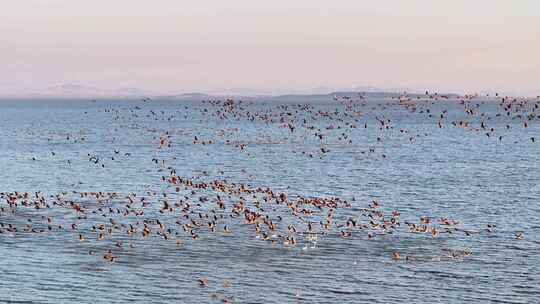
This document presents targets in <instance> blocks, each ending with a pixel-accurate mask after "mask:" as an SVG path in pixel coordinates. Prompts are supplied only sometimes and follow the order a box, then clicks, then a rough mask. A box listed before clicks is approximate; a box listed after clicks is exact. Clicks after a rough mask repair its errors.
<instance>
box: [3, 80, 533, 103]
mask: <svg viewBox="0 0 540 304" xmlns="http://www.w3.org/2000/svg"><path fill="white" fill-rule="evenodd" d="M336 92H342V93H344V94H351V95H352V94H357V93H360V92H368V93H372V94H370V95H373V93H383V92H385V93H394V94H395V93H400V94H401V93H403V92H407V93H413V94H414V93H417V94H424V92H425V90H423V89H411V88H379V87H374V86H358V87H353V88H332V87H322V86H320V87H315V88H310V89H254V88H218V89H211V90H193V91H187V90H186V91H182V90H178V91H166V92H162V91H152V90H144V89H139V88H119V89H103V88H98V87H94V86H87V85H80V84H61V85H56V86H50V87H46V88H43V89H29V88H24V87H17V86H15V85H13V84H11V83H1V82H0V98H75V99H81V98H90V99H95V98H142V97H152V98H174V99H189V100H202V99H210V98H211V97H232V96H234V97H240V96H241V97H265V98H271V97H279V98H289V99H294V98H296V97H298V96H306V95H310V96H317V95H321V96H326V97H328V95H333V94H340V93H336ZM495 92H497V90H483V91H480V92H479V93H481V94H485V93H491V94H494V93H495ZM498 92H499V94H500V95H528V96H536V95H538V94H539V93H540V92H525V93H523V92H519V93H516V92H509V91H504V90H501V91H498ZM441 94H448V92H441Z"/></svg>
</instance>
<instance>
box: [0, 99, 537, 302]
mask: <svg viewBox="0 0 540 304" xmlns="http://www.w3.org/2000/svg"><path fill="white" fill-rule="evenodd" d="M413 102H414V103H415V104H416V109H415V111H412V110H411V108H410V107H409V108H407V107H405V106H404V105H403V103H400V102H399V101H398V100H397V99H391V98H380V97H379V98H367V99H364V100H356V99H354V98H353V100H341V99H340V100H337V101H336V100H333V99H331V98H328V100H326V99H323V100H309V99H306V100H305V101H302V102H300V103H297V102H293V101H279V100H273V101H272V102H270V101H264V100H258V101H254V102H249V101H244V102H242V103H239V102H238V101H235V102H234V103H233V104H232V105H231V104H228V105H224V102H221V103H219V104H210V103H207V102H205V103H201V102H193V101H181V100H160V101H151V102H142V101H139V100H132V101H125V100H110V101H106V100H98V101H97V102H90V101H82V100H73V101H52V100H41V101H40V100H34V101H20V100H18V101H15V100H13V101H10V100H5V101H2V102H0V168H1V170H0V180H1V186H2V187H1V189H0V191H1V192H3V194H2V195H1V199H0V206H1V207H2V208H3V209H2V211H1V212H0V222H1V223H2V224H3V227H0V229H1V232H2V233H0V255H1V256H2V258H1V259H0V278H1V280H0V302H8V303H10V302H13V303H124V302H140V303H221V302H223V301H225V300H228V301H231V302H234V303H365V302H370V303H390V302H395V301H397V302H402V303H427V302H430V303H465V302H467V303H491V302H501V303H537V302H538V297H539V296H540V257H539V256H540V255H539V254H540V237H539V232H540V223H539V220H540V203H539V200H540V185H539V184H540V163H539V160H540V124H539V123H538V119H537V118H536V117H535V116H534V117H533V116H531V119H527V115H529V114H531V113H536V111H539V110H537V109H535V107H534V105H535V104H540V102H539V101H535V100H529V101H528V102H527V103H524V104H523V105H522V106H518V105H514V107H513V108H512V109H511V113H510V115H507V113H506V111H505V110H504V109H503V108H502V107H501V105H500V104H499V102H500V101H495V100H488V99H473V100H467V101H466V102H465V104H462V103H461V102H460V99H459V98H458V99H450V100H434V99H425V98H422V99H419V100H417V99H413ZM466 108H472V109H474V115H469V114H467V113H466V112H465V109H466ZM427 109H429V113H427V111H426V110H427ZM441 113H442V114H443V117H444V118H443V119H442V121H441V127H442V128H440V127H439V125H438V122H439V121H440V120H441V119H440V114H441ZM497 114H501V115H497ZM224 115H225V116H224ZM430 115H431V117H430ZM304 120H305V121H304ZM379 120H384V121H385V123H384V125H382V124H381V123H380V122H379ZM388 120H389V121H388ZM460 120H461V121H468V122H469V123H470V124H469V126H468V127H467V128H462V127H457V126H453V125H452V124H451V122H452V121H454V122H459V121H460ZM482 122H484V127H485V128H486V129H485V130H484V129H482V128H481V123H482ZM524 122H527V127H525V126H524ZM288 124H290V125H291V126H294V131H293V132H291V130H290V128H289V127H288ZM351 124H354V126H353V127H351ZM365 124H367V128H365ZM507 125H508V126H509V128H507V127H506V126H507ZM381 126H382V128H381ZM387 126H388V128H386V127H387ZM490 128H494V131H493V132H490V131H489V129H490ZM319 130H320V131H319ZM487 132H489V133H490V136H487V135H486V133H487ZM319 134H322V139H321V138H320V137H319V136H318V135H319ZM167 136H168V138H167V140H166V141H164V145H161V147H160V138H163V137H167ZM499 136H502V139H501V140H499ZM195 137H197V141H196V142H195V143H194V141H195ZM531 137H536V138H535V141H534V142H533V141H532V140H531ZM209 140H211V141H212V142H211V143H209V144H204V145H203V144H202V143H201V141H209ZM168 143H170V147H169V146H168ZM240 145H242V147H240ZM321 148H323V149H324V150H325V151H326V150H328V151H327V152H325V153H323V152H321ZM96 160H97V161H96ZM155 160H157V162H156V161H155ZM163 161H164V162H163ZM173 169H174V170H175V172H176V173H175V174H176V176H178V177H180V178H182V179H190V180H192V181H193V182H194V183H200V182H206V183H210V182H212V181H215V180H217V181H220V182H222V183H223V184H226V185H228V186H229V187H230V189H238V188H239V187H240V184H243V185H244V186H245V188H248V189H257V188H258V187H261V188H265V189H266V188H267V187H268V188H271V189H272V191H273V192H274V193H276V194H279V193H286V194H287V196H288V199H289V201H290V202H294V201H296V200H297V199H298V198H299V197H306V198H334V199H333V201H334V202H335V201H338V200H337V199H336V198H339V199H340V201H339V202H342V201H343V200H345V201H347V203H348V204H350V205H347V204H341V205H340V204H338V205H339V206H337V207H336V208H333V209H334V210H333V211H329V209H330V208H329V207H322V208H320V209H318V208H314V207H310V206H307V207H306V206H301V208H304V207H305V208H307V209H310V210H313V211H314V213H313V214H309V215H305V214H304V215H302V214H300V215H298V214H296V215H295V214H293V212H292V211H291V210H290V208H288V207H287V206H286V205H285V204H283V203H282V204H276V203H275V202H273V200H274V201H275V199H273V200H272V199H270V200H269V201H268V202H265V201H264V200H263V199H262V197H263V196H264V195H262V194H261V193H257V194H256V195H255V196H256V198H253V197H252V195H253V194H251V193H240V194H238V193H232V194H231V192H230V191H229V192H227V191H228V190H227V191H225V192H224V191H220V190H216V189H211V188H207V189H196V188H193V187H189V186H186V185H183V184H182V185H180V184H179V185H173V184H171V183H170V182H168V181H167V179H169V178H170V177H171V172H172V170H173ZM173 175H174V171H173ZM163 177H164V178H165V180H164V179H163ZM177 186H179V188H180V189H179V192H176V189H175V188H176V187H177ZM15 191H18V192H19V194H20V196H19V198H17V199H16V201H17V206H11V207H10V205H9V203H8V202H7V197H9V196H16V195H15V194H14V192H15ZM38 191H40V192H39V193H38V194H37V197H41V198H43V200H44V201H45V202H46V204H48V205H49V208H47V207H45V205H46V204H43V205H40V206H41V207H40V208H39V209H36V207H35V203H34V202H35V201H36V192H38ZM24 192H29V198H27V199H26V201H27V203H24V201H25V198H24V197H23V195H22V193H24ZM83 192H103V193H106V194H105V197H102V198H101V199H100V200H99V201H98V199H96V197H91V196H87V197H81V193H83ZM113 192H114V193H115V195H112V193H113ZM8 193H11V194H8ZM128 195H129V196H131V197H132V198H133V199H134V200H135V203H134V204H132V205H130V206H129V207H127V206H126V205H128V203H129V199H128V198H127V197H128ZM134 195H136V197H135V196H134ZM165 195H166V196H165ZM216 195H220V197H221V198H222V199H223V201H224V204H225V210H219V209H218V208H216V206H217V205H216V202H215V201H216ZM134 197H135V198H134ZM141 197H145V199H146V202H148V204H146V205H145V206H143V205H142V203H140V202H139V199H140V198H141ZM205 199H207V200H205ZM164 200H167V201H168V202H169V203H170V205H171V206H172V211H169V210H166V211H165V212H159V211H160V209H162V207H163V206H164V203H163V201H164ZM373 200H376V201H378V202H380V205H381V207H378V208H370V207H369V205H370V204H372V201H373ZM186 201H187V202H189V204H190V208H189V210H190V211H188V213H187V214H188V215H189V217H190V219H187V218H185V217H183V215H184V214H186V213H182V208H183V207H185V205H183V204H184V203H185V202H186ZM240 201H244V202H245V205H246V206H247V207H248V208H249V209H250V210H252V211H255V212H259V213H260V214H263V215H264V216H266V215H268V216H269V218H271V219H272V220H273V221H274V222H276V223H277V224H278V229H277V231H275V232H269V231H268V229H267V227H266V226H265V225H264V224H262V222H261V226H262V228H263V230H265V231H266V232H268V233H269V234H275V235H274V237H273V239H274V240H275V242H274V243H271V242H270V241H265V240H263V239H264V237H261V234H256V232H255V228H254V225H248V224H246V223H245V219H244V215H243V214H242V215H241V216H240V217H231V215H232V213H231V211H232V208H233V204H239V202H240ZM255 201H259V202H260V205H259V207H260V208H262V210H261V209H258V208H257V207H256V206H255V205H254V202H255ZM70 202H72V203H78V204H80V205H81V206H83V208H84V209H85V214H84V216H82V214H78V213H77V212H76V211H75V210H74V209H72V208H70V207H69V203H70ZM175 203H178V206H175V205H174V204H175ZM299 206H300V205H299ZM109 208H111V209H110V210H109ZM116 209H118V210H119V211H120V212H121V213H118V212H116ZM125 210H130V211H133V210H138V211H141V210H143V211H144V214H142V215H135V214H134V213H129V214H127V215H125V214H123V213H122V212H123V211H125ZM378 210H380V212H383V213H384V217H385V219H386V220H390V218H391V216H392V214H391V213H392V211H399V213H400V216H399V223H400V226H399V227H396V228H395V229H388V230H381V229H376V228H374V227H372V226H371V224H370V220H373V221H376V222H377V220H379V221H380V220H382V219H380V218H379V219H373V217H369V215H373V213H372V212H377V211H378ZM111 211H112V212H111ZM162 211H163V210H162ZM189 212H191V213H189ZM328 212H331V213H332V212H333V214H334V217H333V221H332V223H331V225H330V226H331V229H330V230H329V231H326V232H325V231H323V229H322V226H321V225H320V222H324V221H325V219H326V216H327V214H328ZM199 214H201V216H202V218H201V217H200V216H199ZM214 214H217V215H218V216H219V215H222V216H223V218H219V219H218V221H217V230H216V232H212V231H211V230H210V229H209V228H208V226H206V225H207V223H208V222H209V221H210V220H209V219H207V218H205V215H208V216H210V217H212V216H213V215H214ZM78 216H79V217H80V218H78ZM278 216H279V218H281V221H279V220H278ZM421 217H429V218H430V220H431V221H430V223H429V224H428V227H429V228H430V229H431V227H437V229H438V231H440V232H441V233H440V234H439V235H438V236H437V237H433V236H432V235H431V233H429V232H428V233H413V232H411V231H410V230H409V227H408V226H407V225H406V224H405V222H410V223H415V224H417V225H421V223H420V218H421ZM441 217H445V218H448V219H450V220H455V221H459V223H458V224H456V225H455V226H452V227H455V228H457V230H454V231H453V232H452V233H443V231H444V228H445V226H444V225H441V224H440V223H439V220H438V219H439V218H441ZM47 218H50V219H51V223H48V222H47ZM349 218H353V219H356V220H357V221H358V222H359V223H362V224H365V225H367V226H366V227H364V228H347V227H346V226H342V225H344V224H346V222H347V219H349ZM29 219H30V220H31V221H32V222H29ZM111 219H113V220H114V221H115V222H116V224H112V222H111V221H110V220H111ZM156 219H158V220H160V222H162V223H163V224H164V225H165V227H166V228H167V229H171V231H170V232H164V233H165V234H168V235H169V239H165V238H164V237H163V235H162V233H160V234H158V233H157V232H159V231H160V229H159V227H158V226H157V225H156V223H155V220H156ZM191 219H193V220H194V221H195V222H197V223H201V224H202V227H194V228H192V229H193V231H195V233H196V234H197V235H198V237H199V238H198V239H196V240H193V239H192V238H191V235H190V233H189V232H186V231H184V230H183V229H182V225H184V224H186V223H190V220H191ZM145 220H147V224H148V225H149V226H150V227H152V233H151V234H150V235H149V236H147V237H143V236H142V235H141V230H142V227H143V225H144V224H143V222H144V221H145ZM177 221H179V222H180V224H178V223H176V222H177ZM307 221H312V222H313V224H314V227H315V228H314V230H316V231H317V234H311V236H308V233H307V229H308V228H307ZM73 223H75V224H76V225H77V226H76V227H75V228H73V227H71V225H72V224H73ZM9 224H11V225H12V227H16V231H15V230H14V229H11V228H9V226H8V225H9ZM28 224H31V225H32V228H35V229H36V231H35V232H31V231H26V230H25V225H28ZM99 224H104V225H105V227H106V229H109V228H111V229H112V231H113V233H112V235H110V234H108V233H105V238H104V240H99V239H98V237H97V236H98V234H99V231H93V230H92V226H99ZM129 224H131V225H133V226H136V227H138V231H137V233H136V234H135V235H134V236H128V235H127V233H126V231H127V229H128V226H129ZM488 224H494V225H496V227H495V228H494V229H493V231H491V232H488V231H487V230H486V227H487V226H486V225H488ZM58 225H61V226H62V228H59V227H58ZM224 225H227V226H228V228H230V230H231V231H232V232H231V233H226V232H224V231H223V229H224ZM288 225H293V226H294V227H295V228H296V230H297V232H296V233H292V232H287V230H288V229H287V226H288ZM48 226H51V230H49V229H48ZM115 226H116V227H115ZM40 229H41V230H43V231H41V230H40ZM27 230H29V229H27ZM463 230H466V231H469V232H471V233H470V235H469V236H467V235H466V234H465V233H464V231H463ZM341 231H346V232H348V231H350V232H352V236H350V237H347V238H343V237H341ZM519 233H523V236H524V237H523V239H522V240H518V239H517V238H516V234H519ZM79 234H83V235H84V237H85V240H83V241H81V240H79ZM368 234H370V235H372V236H373V237H372V238H369V237H368ZM285 235H290V236H294V237H295V239H296V240H297V242H298V243H297V244H296V245H292V244H285V239H284V238H280V237H281V236H285ZM314 235H317V240H316V242H315V241H314V239H313V237H314ZM117 241H122V243H121V244H119V245H120V246H116V244H117ZM177 241H178V243H177ZM109 249H110V250H112V251H111V252H112V255H113V256H115V257H116V258H117V259H116V260H114V261H113V262H110V261H108V260H106V259H104V258H103V256H104V255H105V254H106V253H107V251H108V250H109ZM394 252H399V253H400V255H401V258H400V259H399V260H395V259H393V258H392V257H393V253H394ZM451 252H457V253H458V256H454V257H452V256H451V254H450V253H451ZM460 252H470V253H471V254H464V255H459V253H460ZM199 278H207V279H208V285H207V286H200V285H199V282H198V281H197V280H198V279H199Z"/></svg>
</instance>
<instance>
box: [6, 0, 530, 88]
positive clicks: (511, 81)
mask: <svg viewBox="0 0 540 304" xmlns="http://www.w3.org/2000/svg"><path fill="white" fill-rule="evenodd" d="M0 18H1V20H2V21H1V22H0V67H1V69H0V90H2V89H3V90H25V89H28V88H45V87H47V86H54V85H59V84H64V83H76V84H83V85H89V86H97V87H103V88H119V87H137V88H142V89H148V90H153V91H158V92H173V91H196V90H209V89H215V88H234V87H242V88H264V89H290V88H311V87H317V86H327V87H332V88H347V87H355V86H361V85H371V86H379V87H385V88H389V87H410V88H420V89H421V88H431V89H440V90H453V91H456V90H457V91H475V90H485V89H504V90H513V91H515V92H528V93H530V92H535V93H536V92H538V91H540V55H538V54H540V1H538V0H529V1H528V0H520V1H510V0H506V1H502V0H501V1H498V0H452V1H438V0H425V1H420V0H407V1H404V0H394V1H392V0H385V1H362V0H351V1H348V0H340V1H321V0H295V1H293V0H287V1H282V0H273V1H256V0H217V1H205V0H197V1H182V0H160V1H148V0H140V1H139V0H93V1H86V0H16V1H15V0H14V1H8V0H1V2H0Z"/></svg>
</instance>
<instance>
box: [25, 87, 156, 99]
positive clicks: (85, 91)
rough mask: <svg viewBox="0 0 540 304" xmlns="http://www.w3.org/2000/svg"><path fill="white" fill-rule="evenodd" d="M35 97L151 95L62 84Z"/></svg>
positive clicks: (136, 91) (126, 89)
mask: <svg viewBox="0 0 540 304" xmlns="http://www.w3.org/2000/svg"><path fill="white" fill-rule="evenodd" d="M32 95H34V96H37V97H55V98H100V97H101V98H105V97H115V98H120V97H142V96H148V95H153V93H152V92H150V91H145V90H141V89H137V88H120V89H115V90H110V89H102V88H98V87H93V86H85V85H79V84H62V85H57V86H51V87H48V88H46V89H45V90H42V91H38V92H37V93H34V94H32Z"/></svg>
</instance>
